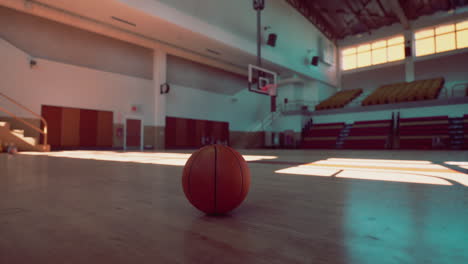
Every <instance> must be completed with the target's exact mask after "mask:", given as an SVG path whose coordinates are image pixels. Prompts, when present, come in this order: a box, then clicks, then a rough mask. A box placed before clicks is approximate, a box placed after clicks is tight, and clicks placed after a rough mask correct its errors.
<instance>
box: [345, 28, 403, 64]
mask: <svg viewBox="0 0 468 264" xmlns="http://www.w3.org/2000/svg"><path fill="white" fill-rule="evenodd" d="M341 57H342V62H343V65H342V68H343V70H351V69H355V68H362V67H367V66H371V65H378V64H382V63H387V62H391V61H398V60H402V59H404V57H405V48H404V38H403V36H401V35H399V36H395V37H392V38H389V39H384V40H378V41H374V42H370V43H365V44H361V45H358V46H354V47H349V48H345V49H343V50H342V52H341Z"/></svg>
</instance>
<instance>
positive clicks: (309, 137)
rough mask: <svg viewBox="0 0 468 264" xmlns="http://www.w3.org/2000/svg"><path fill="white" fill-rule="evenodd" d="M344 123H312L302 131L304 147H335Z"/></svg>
mask: <svg viewBox="0 0 468 264" xmlns="http://www.w3.org/2000/svg"><path fill="white" fill-rule="evenodd" d="M344 125H345V123H326V124H313V125H311V126H310V128H309V129H307V130H305V131H304V136H303V142H302V146H303V147H304V148H335V147H336V140H337V139H338V136H339V135H340V132H341V130H342V129H343V127H344Z"/></svg>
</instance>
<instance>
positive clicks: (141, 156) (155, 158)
mask: <svg viewBox="0 0 468 264" xmlns="http://www.w3.org/2000/svg"><path fill="white" fill-rule="evenodd" d="M20 155H38V156H49V157H62V158H72V159H88V160H102V161H118V162H135V163H143V164H157V165H171V166H184V165H185V163H186V162H187V160H188V159H189V158H190V156H191V155H192V154H191V153H164V152H117V151H84V150H76V151H58V152H47V153H46V152H21V153H20ZM243 157H244V159H245V160H246V161H256V160H264V159H276V158H278V157H277V156H261V155H245V156H243Z"/></svg>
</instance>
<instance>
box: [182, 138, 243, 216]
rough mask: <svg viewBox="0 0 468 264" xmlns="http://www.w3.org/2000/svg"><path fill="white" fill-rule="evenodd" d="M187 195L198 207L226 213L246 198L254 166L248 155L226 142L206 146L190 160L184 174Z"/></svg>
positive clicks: (216, 212)
mask: <svg viewBox="0 0 468 264" xmlns="http://www.w3.org/2000/svg"><path fill="white" fill-rule="evenodd" d="M182 186H183V189H184V193H185V196H186V197H187V199H188V200H189V201H190V203H191V204H192V205H193V206H195V207H196V208H197V209H198V210H200V211H203V212H205V213H207V214H210V215H219V214H225V213H227V212H229V211H232V210H233V209H235V208H237V207H238V206H239V205H240V204H241V203H242V201H244V199H245V197H246V196H247V193H248V191H249V186H250V170H249V167H248V166H247V162H245V160H244V158H243V157H242V156H241V155H240V154H239V153H238V152H237V151H235V150H234V149H232V148H230V147H227V146H224V145H209V146H205V147H203V148H201V149H199V150H198V151H196V152H195V153H193V154H192V155H191V156H190V158H189V159H188V160H187V163H186V164H185V167H184V172H183V176H182Z"/></svg>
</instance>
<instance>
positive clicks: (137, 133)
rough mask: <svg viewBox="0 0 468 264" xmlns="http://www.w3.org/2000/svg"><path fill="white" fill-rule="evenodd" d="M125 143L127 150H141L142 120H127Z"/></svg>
mask: <svg viewBox="0 0 468 264" xmlns="http://www.w3.org/2000/svg"><path fill="white" fill-rule="evenodd" d="M125 124H126V136H125V142H126V147H127V149H140V148H141V120H138V119H127V121H126V123H125Z"/></svg>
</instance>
